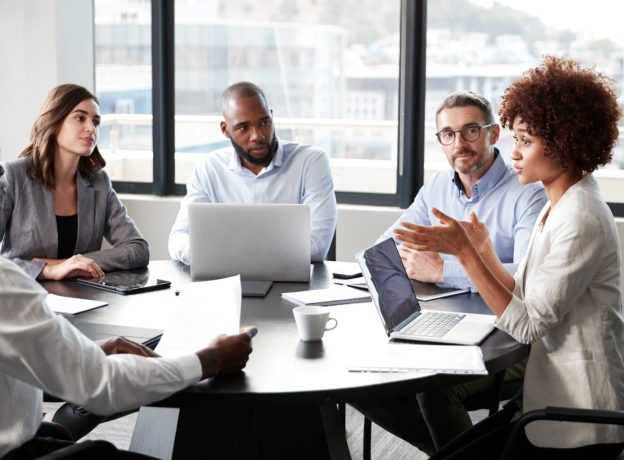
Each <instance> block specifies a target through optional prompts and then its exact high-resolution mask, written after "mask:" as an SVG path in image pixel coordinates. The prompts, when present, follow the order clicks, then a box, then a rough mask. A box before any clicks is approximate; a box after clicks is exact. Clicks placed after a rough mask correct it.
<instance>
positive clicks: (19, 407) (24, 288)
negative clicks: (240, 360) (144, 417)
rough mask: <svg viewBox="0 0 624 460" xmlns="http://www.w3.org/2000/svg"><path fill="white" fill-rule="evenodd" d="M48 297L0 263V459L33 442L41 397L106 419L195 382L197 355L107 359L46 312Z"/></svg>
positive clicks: (21, 273)
mask: <svg viewBox="0 0 624 460" xmlns="http://www.w3.org/2000/svg"><path fill="white" fill-rule="evenodd" d="M46 295H47V293H46V292H45V290H43V289H42V288H41V286H39V285H38V284H37V283H36V282H35V281H34V280H32V279H31V278H29V277H28V276H27V275H26V273H25V272H24V271H23V270H21V269H20V268H19V267H18V266H17V265H15V264H14V263H13V262H11V261H9V260H7V259H5V258H3V257H0V305H1V306H2V308H0V414H2V416H1V417H0V457H2V456H3V455H5V454H6V453H7V452H9V451H10V450H12V449H14V448H16V447H18V446H20V445H21V444H23V443H24V442H26V441H28V440H29V439H30V438H32V437H33V436H34V434H35V432H36V431H37V428H38V427H39V425H40V424H41V417H42V407H41V405H42V399H43V394H42V390H45V391H46V392H48V393H50V394H52V395H54V396H57V397H59V398H61V399H64V400H67V401H72V402H74V403H76V404H80V405H82V406H84V407H85V408H86V409H88V410H89V411H91V412H93V413H96V414H100V415H107V414H112V413H116V412H121V411H124V410H128V409H132V408H135V407H138V406H140V405H142V404H147V403H150V402H153V401H156V400H159V399H162V398H164V397H166V396H169V395H170V394H172V393H174V392H176V391H179V390H182V389H183V388H185V387H187V386H188V385H190V384H192V383H195V382H197V381H198V380H199V379H200V377H201V363H200V362H199V358H198V357H197V355H195V354H192V355H187V356H183V357H180V358H176V359H166V358H145V357H141V356H135V355H127V354H121V355H110V356H106V355H105V354H104V352H103V351H102V349H101V348H100V347H98V346H97V345H96V344H95V343H93V342H92V341H91V340H89V339H88V338H86V337H85V336H84V335H82V334H81V333H80V332H79V331H78V330H77V329H75V328H74V327H73V326H72V325H71V324H70V323H69V322H67V320H65V319H64V318H62V317H60V316H56V315H55V314H54V313H53V312H52V311H51V310H50V308H49V307H48V306H47V304H46V303H45V298H46Z"/></svg>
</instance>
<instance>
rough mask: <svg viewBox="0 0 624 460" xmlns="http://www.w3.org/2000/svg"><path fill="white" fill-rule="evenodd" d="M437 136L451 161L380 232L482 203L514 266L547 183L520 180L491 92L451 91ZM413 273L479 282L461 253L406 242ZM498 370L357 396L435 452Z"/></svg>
mask: <svg viewBox="0 0 624 460" xmlns="http://www.w3.org/2000/svg"><path fill="white" fill-rule="evenodd" d="M436 126H437V129H438V132H437V133H436V137H437V138H438V141H439V143H440V145H441V148H442V152H443V153H444V155H446V158H447V160H448V162H449V164H450V165H451V167H452V169H451V170H450V171H442V172H439V173H438V174H436V175H435V176H434V177H433V178H431V179H430V180H429V181H428V182H427V183H426V184H425V185H423V187H422V188H421V189H420V191H419V192H418V194H417V195H416V198H415V199H414V203H412V205H411V206H410V207H409V208H408V209H407V210H406V211H405V212H404V213H403V215H402V216H401V217H400V218H399V219H398V220H397V221H396V222H395V223H394V224H393V225H392V226H391V227H390V228H389V229H388V230H386V232H385V233H384V234H383V235H382V236H381V238H380V240H383V239H387V238H392V237H393V236H394V229H395V228H397V227H399V226H400V225H399V224H400V222H412V223H415V224H419V225H439V223H438V220H437V218H435V216H433V214H432V213H431V208H433V207H435V208H438V209H440V210H441V211H443V212H444V213H445V214H447V215H449V216H451V217H453V218H454V219H459V220H465V221H467V220H469V212H470V211H475V212H476V213H477V215H478V216H479V219H480V220H481V221H482V222H484V223H485V224H486V225H487V227H488V229H489V231H490V238H491V240H492V243H493V244H494V249H495V251H496V253H497V254H498V257H499V258H500V259H501V261H502V262H503V263H504V265H505V267H506V268H507V269H508V270H509V271H510V272H511V273H514V272H515V270H516V268H517V266H518V264H519V263H520V261H521V260H522V258H523V257H524V255H525V253H526V250H527V246H528V243H529V239H530V236H531V232H532V229H533V226H534V224H535V220H536V219H537V216H538V214H539V212H540V210H541V209H542V207H543V206H544V204H545V203H546V195H545V193H544V190H543V188H542V186H541V185H536V184H532V185H526V186H525V185H521V184H520V183H519V182H518V179H517V176H516V174H515V172H514V171H513V169H512V168H511V166H509V165H506V164H505V162H504V161H503V158H502V156H501V154H500V152H499V151H498V149H497V148H496V147H494V144H496V142H497V141H498V137H499V135H500V126H499V125H498V124H497V123H496V120H495V119H494V114H493V113H492V107H491V105H490V103H489V101H488V100H487V99H485V98H484V97H483V96H481V95H480V94H477V93H475V92H472V91H458V92H455V93H452V94H450V95H449V96H447V97H446V99H444V101H443V102H442V104H441V105H440V107H439V108H438V110H437V112H436ZM399 252H400V254H401V259H402V260H403V264H404V265H405V268H406V271H407V273H408V275H409V276H410V278H413V279H416V280H419V281H425V282H430V283H437V284H439V285H441V286H446V287H457V288H464V289H471V290H473V291H474V290H475V289H474V286H473V284H472V282H471V281H470V279H469V277H468V275H466V273H465V271H464V270H463V269H462V268H461V266H460V264H459V263H458V262H457V260H456V259H455V258H454V257H452V256H448V255H446V254H437V253H430V252H418V251H413V250H409V249H407V248H403V247H402V246H401V245H399ZM523 375H524V363H521V364H519V365H517V366H514V367H512V368H510V369H508V370H507V372H506V374H505V381H506V382H509V381H512V380H516V381H518V382H520V383H521V379H522V378H523ZM493 384H494V376H487V377H484V378H481V379H477V380H473V381H470V382H468V383H464V384H459V385H454V386H451V387H447V388H440V389H437V390H432V391H429V392H426V393H420V394H418V395H416V397H414V395H411V396H406V397H401V398H395V399H387V400H383V401H373V402H367V403H364V404H353V406H354V407H355V408H356V409H358V410H359V411H360V412H362V413H363V414H365V415H366V416H367V417H368V418H369V419H371V420H372V421H373V422H375V423H376V424H378V425H380V426H381V427H383V428H385V429H386V430H388V431H390V432H391V433H393V434H395V435H397V436H399V437H401V438H403V439H405V440H406V441H408V442H410V443H411V444H413V445H415V446H416V447H418V448H419V449H420V450H422V451H424V452H426V453H428V454H432V453H433V452H434V451H435V450H437V449H439V448H440V447H442V446H443V445H444V444H446V443H447V442H448V441H450V440H451V439H452V438H454V437H455V436H456V435H458V434H459V433H461V432H462V431H464V430H466V429H468V428H470V427H471V426H472V422H471V420H470V417H469V415H468V411H467V409H466V407H465V402H466V400H467V399H468V398H469V397H473V399H475V400H479V399H482V400H485V401H487V397H488V396H489V395H490V394H492V393H491V391H492V385H493Z"/></svg>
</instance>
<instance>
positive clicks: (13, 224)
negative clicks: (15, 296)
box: [0, 84, 149, 280]
mask: <svg viewBox="0 0 624 460" xmlns="http://www.w3.org/2000/svg"><path fill="white" fill-rule="evenodd" d="M100 121H101V116H100V110H99V102H98V100H97V98H96V97H95V96H94V95H93V94H91V93H90V92H89V91H88V90H87V89H85V88H83V87H82V86H78V85H73V84H64V85H60V86H57V87H56V88H54V89H53V90H52V91H50V93H49V94H48V97H47V98H46V100H45V102H44V103H43V106H42V107H41V110H40V112H39V115H38V117H37V120H36V121H35V123H34V125H33V128H32V132H31V137H30V142H29V144H28V146H27V147H26V148H25V149H24V150H23V151H22V152H21V153H20V155H19V156H20V158H19V159H17V160H12V161H8V162H6V163H4V169H5V174H4V176H3V177H2V186H3V187H4V188H5V191H6V199H5V200H4V201H3V206H2V207H1V208H0V241H1V246H0V255H2V256H4V257H6V258H8V259H11V260H13V261H14V262H15V263H17V264H18V265H19V266H21V267H22V269H24V270H25V271H26V272H27V273H28V274H29V275H30V276H32V277H33V278H40V279H57V280H58V279H64V278H69V277H74V276H83V277H99V276H102V275H103V273H104V272H108V271H114V270H125V269H132V268H137V267H143V266H146V265H147V264H148V262H149V250H148V246H147V242H146V241H145V240H144V239H143V238H142V236H141V234H140V233H139V230H138V229H137V227H136V225H135V224H134V222H133V221H132V219H130V217H129V216H128V215H127V213H126V209H125V207H124V206H123V204H122V203H121V201H120V200H119V198H118V197H117V194H116V193H115V191H114V190H113V188H112V186H111V182H110V179H109V177H108V175H107V174H106V172H104V171H103V170H102V168H103V167H104V166H105V164H106V162H105V161H104V158H102V155H101V154H100V152H99V150H98V148H97V139H98V134H99V125H100ZM103 238H106V240H107V241H108V242H109V243H110V244H111V246H112V247H111V248H109V249H104V250H102V248H101V246H102V239H103Z"/></svg>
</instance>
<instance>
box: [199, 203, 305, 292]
mask: <svg viewBox="0 0 624 460" xmlns="http://www.w3.org/2000/svg"><path fill="white" fill-rule="evenodd" d="M188 211H189V232H190V252H191V278H192V279H193V280H194V281H197V280H210V279H216V278H223V277H227V276H233V275H238V274H240V275H241V279H243V280H267V281H304V282H306V283H307V282H309V281H310V208H309V207H308V206H307V205H303V204H224V203H218V204H217V203H191V204H190V205H189V210H188Z"/></svg>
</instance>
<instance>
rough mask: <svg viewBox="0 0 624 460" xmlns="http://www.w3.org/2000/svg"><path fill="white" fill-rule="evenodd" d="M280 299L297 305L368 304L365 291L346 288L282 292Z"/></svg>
mask: <svg viewBox="0 0 624 460" xmlns="http://www.w3.org/2000/svg"><path fill="white" fill-rule="evenodd" d="M282 298H284V299H286V300H288V301H289V302H293V303H296V304H297V305H340V304H345V303H357V302H368V301H369V300H370V298H371V297H370V294H369V293H368V292H366V291H362V290H359V289H353V288H350V287H346V286H333V287H330V288H327V289H312V290H310V291H297V292H283V293H282Z"/></svg>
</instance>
